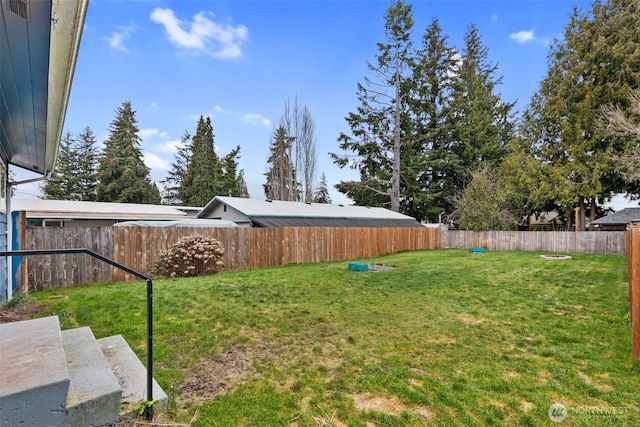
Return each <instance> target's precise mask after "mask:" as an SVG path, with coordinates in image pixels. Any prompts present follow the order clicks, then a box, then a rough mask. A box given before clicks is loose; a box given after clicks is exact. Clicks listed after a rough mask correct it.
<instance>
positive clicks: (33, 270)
mask: <svg viewBox="0 0 640 427" xmlns="http://www.w3.org/2000/svg"><path fill="white" fill-rule="evenodd" d="M194 234H205V235H209V236H212V237H214V238H216V239H218V240H220V241H221V242H222V245H223V246H224V248H225V255H224V258H223V261H224V262H225V265H226V267H227V270H246V269H251V268H261V267H271V266H278V265H285V264H290V263H306V262H319V261H336V260H343V259H344V260H346V259H357V258H368V257H375V256H379V255H382V254H388V253H393V252H398V251H402V250H415V249H434V248H462V249H466V248H469V247H474V246H481V247H485V248H487V249H490V250H524V251H551V252H594V253H605V254H621V255H622V254H625V253H626V251H625V239H624V235H625V232H624V231H611V232H605V231H598V232H580V233H577V234H576V233H574V232H564V231H563V232H557V231H536V232H530V231H521V232H509V231H497V232H496V231H494V232H471V231H458V230H451V231H445V232H442V233H441V232H440V229H438V228H435V229H434V228H338V227H336V228H316V227H284V228H192V227H188V228H171V227H77V228H76V227H69V228H65V227H34V228H27V229H26V231H25V239H24V241H25V245H24V247H23V248H22V249H73V248H86V249H91V250H92V251H94V252H97V253H99V254H100V255H103V256H105V257H108V258H111V259H113V260H114V261H116V262H118V263H121V264H123V265H126V266H127V267H129V268H131V269H133V270H136V271H139V272H141V273H145V274H147V273H149V270H150V269H151V267H152V266H153V263H154V262H155V260H156V259H157V257H158V256H159V255H160V253H161V252H162V251H164V250H166V249H167V248H168V247H170V246H171V245H172V244H174V243H176V242H177V241H178V240H179V239H180V238H181V237H183V236H189V235H194ZM25 263H26V267H23V269H22V271H23V273H22V277H26V280H27V282H28V286H29V289H30V290H41V289H47V288H64V287H71V286H75V285H78V284H82V283H99V282H109V281H122V280H129V279H130V278H129V277H127V275H125V274H124V272H122V271H120V270H116V271H114V269H113V268H112V267H111V266H110V265H108V264H105V263H101V262H100V261H98V260H96V259H94V258H92V257H90V256H88V255H41V256H30V257H28V258H25V259H23V266H24V264H25ZM23 280H24V279H23Z"/></svg>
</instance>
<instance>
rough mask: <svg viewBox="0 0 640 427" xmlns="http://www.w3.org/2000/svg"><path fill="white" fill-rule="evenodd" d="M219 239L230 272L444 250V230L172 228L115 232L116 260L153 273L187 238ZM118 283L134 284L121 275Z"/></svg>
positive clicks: (117, 277)
mask: <svg viewBox="0 0 640 427" xmlns="http://www.w3.org/2000/svg"><path fill="white" fill-rule="evenodd" d="M195 234H201V235H207V236H211V237H213V238H215V239H218V240H219V241H220V242H221V243H222V246H223V247H224V248H225V254H224V256H223V261H224V263H225V266H226V270H228V271H238V270H246V269H251V268H260V267H271V266H277V265H286V264H291V263H307V262H320V261H337V260H342V259H355V258H366V257H375V256H379V255H382V254H388V253H393V252H398V251H403V250H415V249H435V248H439V247H440V230H438V229H432V228H431V229H430V228H364V227H362V228H359V227H357V228H356V227H354V228H350V227H326V228H320V227H283V228H182V227H181V228H168V227H114V232H113V242H114V258H113V259H114V261H116V262H118V263H121V264H123V265H126V266H129V267H130V268H132V269H134V270H137V271H140V272H143V273H148V272H149V270H150V269H151V268H152V267H153V263H154V262H155V260H156V259H157V258H158V256H159V255H160V253H161V252H162V251H164V250H166V249H167V248H169V247H170V246H171V245H173V244H174V243H176V242H177V241H178V240H179V239H180V238H181V237H183V236H190V235H195ZM113 279H114V281H122V280H130V279H131V277H129V275H128V274H125V273H124V272H122V271H115V272H114V275H113Z"/></svg>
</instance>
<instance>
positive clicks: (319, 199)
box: [313, 173, 331, 204]
mask: <svg viewBox="0 0 640 427" xmlns="http://www.w3.org/2000/svg"><path fill="white" fill-rule="evenodd" d="M313 202H314V203H327V204H331V197H330V196H329V188H328V187H327V177H326V175H325V174H324V173H323V174H322V175H320V182H319V183H318V186H317V187H316V191H315V194H314V196H313Z"/></svg>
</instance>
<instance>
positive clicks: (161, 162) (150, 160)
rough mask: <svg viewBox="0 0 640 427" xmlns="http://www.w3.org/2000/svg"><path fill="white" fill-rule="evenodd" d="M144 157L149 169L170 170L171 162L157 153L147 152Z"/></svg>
mask: <svg viewBox="0 0 640 427" xmlns="http://www.w3.org/2000/svg"><path fill="white" fill-rule="evenodd" d="M143 157H144V164H145V165H147V167H148V168H149V169H162V170H169V166H170V164H169V162H168V161H166V160H165V159H163V158H162V157H160V156H158V155H157V154H153V153H147V154H145V155H144V156H143Z"/></svg>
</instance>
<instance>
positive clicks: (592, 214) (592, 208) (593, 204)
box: [589, 197, 596, 231]
mask: <svg viewBox="0 0 640 427" xmlns="http://www.w3.org/2000/svg"><path fill="white" fill-rule="evenodd" d="M595 220H596V199H595V197H594V198H591V206H590V209H589V231H593V225H591V224H593V221H595Z"/></svg>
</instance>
